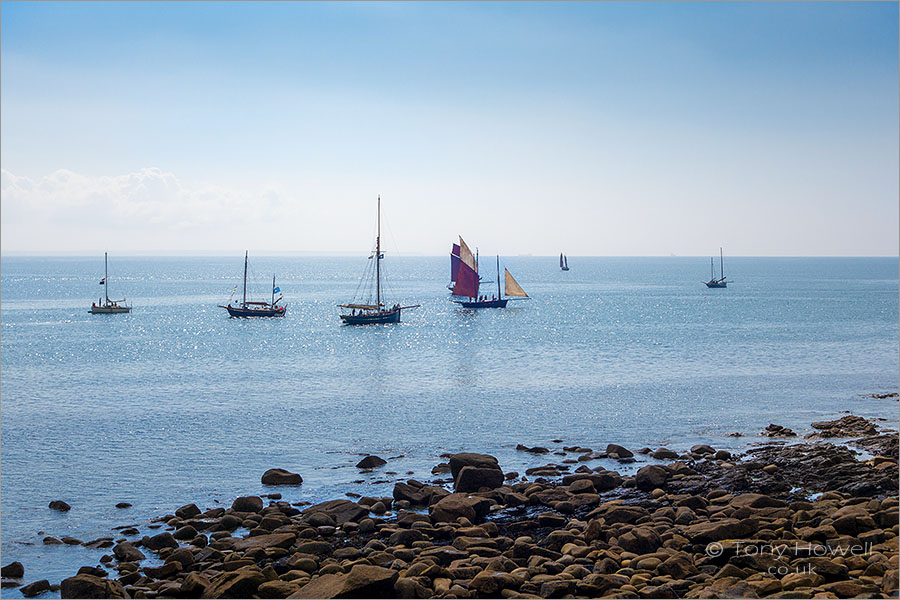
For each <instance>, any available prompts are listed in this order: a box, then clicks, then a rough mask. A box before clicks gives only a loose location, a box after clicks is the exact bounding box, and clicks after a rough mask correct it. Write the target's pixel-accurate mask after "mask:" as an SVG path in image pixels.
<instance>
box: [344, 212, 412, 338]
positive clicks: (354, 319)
mask: <svg viewBox="0 0 900 600" xmlns="http://www.w3.org/2000/svg"><path fill="white" fill-rule="evenodd" d="M376 220H377V222H378V227H377V234H376V235H375V253H374V254H373V255H370V256H369V260H372V259H374V264H375V268H374V269H372V268H371V265H372V263H369V266H367V267H366V272H365V274H363V279H362V281H361V282H360V286H361V287H362V288H363V294H364V297H363V298H361V299H360V301H359V302H356V301H355V300H357V298H354V301H353V302H350V303H349V304H340V305H339V306H340V307H341V308H344V309H348V310H345V311H344V313H343V314H341V315H340V316H341V321H343V322H344V323H346V324H347V325H374V324H378V323H399V322H400V313H401V312H402V311H403V310H404V309H407V308H418V307H419V305H418V304H413V305H411V306H400V303H399V302H395V303H394V304H392V305H391V306H390V307H388V306H386V304H385V303H384V302H382V300H383V298H382V284H381V261H382V259H384V253H383V252H382V251H381V196H378V211H377V217H376ZM373 271H374V273H373ZM373 275H374V277H373ZM364 283H365V284H366V285H363V284H364ZM372 283H374V288H375V289H374V292H375V297H374V298H373V297H372V291H373V290H372ZM372 300H374V303H373V302H372Z"/></svg>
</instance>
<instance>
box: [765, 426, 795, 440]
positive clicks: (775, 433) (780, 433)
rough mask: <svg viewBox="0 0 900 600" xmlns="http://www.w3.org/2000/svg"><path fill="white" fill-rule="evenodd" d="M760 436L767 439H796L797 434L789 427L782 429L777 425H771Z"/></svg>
mask: <svg viewBox="0 0 900 600" xmlns="http://www.w3.org/2000/svg"><path fill="white" fill-rule="evenodd" d="M760 435H764V436H766V437H796V436H797V434H796V433H794V432H793V431H792V430H790V429H788V428H787V427H782V426H781V425H776V424H775V423H769V424H768V425H767V426H766V428H765V429H764V430H763V431H762V433H760Z"/></svg>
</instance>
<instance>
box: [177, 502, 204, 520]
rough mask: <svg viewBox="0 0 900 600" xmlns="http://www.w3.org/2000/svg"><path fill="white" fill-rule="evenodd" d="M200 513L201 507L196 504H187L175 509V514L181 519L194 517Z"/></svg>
mask: <svg viewBox="0 0 900 600" xmlns="http://www.w3.org/2000/svg"><path fill="white" fill-rule="evenodd" d="M199 514H200V509H199V508H197V505H196V504H185V505H184V506H182V507H181V508H179V509H178V510H176V511H175V516H176V517H178V518H179V519H193V518H194V517H196V516H197V515H199Z"/></svg>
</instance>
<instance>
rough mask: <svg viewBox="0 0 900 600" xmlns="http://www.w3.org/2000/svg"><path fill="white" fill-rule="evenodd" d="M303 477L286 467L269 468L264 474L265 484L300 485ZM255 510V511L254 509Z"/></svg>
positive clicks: (263, 482)
mask: <svg viewBox="0 0 900 600" xmlns="http://www.w3.org/2000/svg"><path fill="white" fill-rule="evenodd" d="M301 483H303V478H302V477H300V475H299V474H298V473H291V472H290V471H288V470H286V469H269V470H268V471H266V472H265V473H263V475H262V484H263V485H300V484H301ZM254 512H255V511H254Z"/></svg>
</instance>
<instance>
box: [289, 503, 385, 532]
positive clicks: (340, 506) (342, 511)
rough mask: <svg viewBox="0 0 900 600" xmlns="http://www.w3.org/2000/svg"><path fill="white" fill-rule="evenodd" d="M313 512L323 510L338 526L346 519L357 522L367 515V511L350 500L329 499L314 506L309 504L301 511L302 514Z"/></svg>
mask: <svg viewBox="0 0 900 600" xmlns="http://www.w3.org/2000/svg"><path fill="white" fill-rule="evenodd" d="M314 512H323V513H325V514H326V515H328V516H329V517H331V518H332V519H334V522H335V524H336V525H337V526H338V527H340V526H341V525H343V524H344V523H346V522H347V521H353V522H354V523H359V520H360V519H362V518H364V517H366V516H368V514H369V511H368V510H367V509H365V508H363V507H362V506H360V505H359V504H357V503H356V502H351V501H350V500H329V501H327V502H322V503H321V504H316V505H315V506H310V507H309V508H307V509H306V510H304V511H303V514H304V515H306V514H309V513H314Z"/></svg>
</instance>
